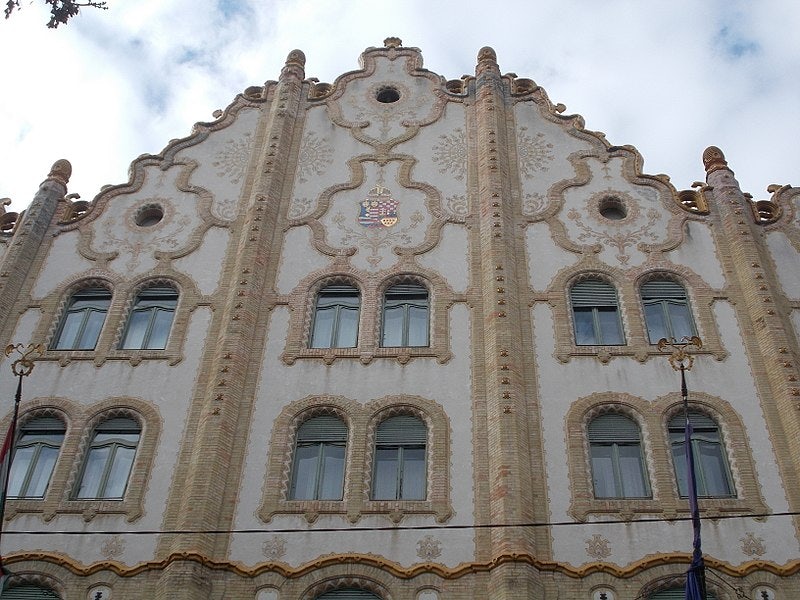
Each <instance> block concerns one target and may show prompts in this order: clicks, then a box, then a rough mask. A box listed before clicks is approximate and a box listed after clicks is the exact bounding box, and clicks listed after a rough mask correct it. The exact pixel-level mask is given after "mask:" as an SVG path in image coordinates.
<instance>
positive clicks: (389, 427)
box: [375, 415, 428, 445]
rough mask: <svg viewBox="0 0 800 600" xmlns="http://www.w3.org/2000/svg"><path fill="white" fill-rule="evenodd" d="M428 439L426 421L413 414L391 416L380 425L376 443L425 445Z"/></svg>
mask: <svg viewBox="0 0 800 600" xmlns="http://www.w3.org/2000/svg"><path fill="white" fill-rule="evenodd" d="M427 441H428V428H427V427H426V426H425V423H423V422H422V420H420V419H419V418H417V417H412V416H411V415H399V416H397V417H389V418H388V419H386V420H385V421H383V422H382V423H381V424H380V425H378V432H377V435H376V436H375V443H376V444H378V445H384V444H385V445H424V444H425V443H426V442H427Z"/></svg>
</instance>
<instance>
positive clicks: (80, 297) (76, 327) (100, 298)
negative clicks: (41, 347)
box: [51, 286, 111, 350]
mask: <svg viewBox="0 0 800 600" xmlns="http://www.w3.org/2000/svg"><path fill="white" fill-rule="evenodd" d="M110 305H111V292H110V291H109V290H107V289H106V288H103V287H97V286H95V287H87V288H84V289H82V290H79V291H77V292H75V293H74V294H73V295H72V297H71V298H70V300H69V306H68V307H67V310H66V311H65V312H64V315H63V317H62V318H61V323H59V326H58V331H57V333H56V335H55V338H54V339H53V344H52V346H51V349H52V350H94V349H95V346H97V340H98V339H100V332H101V331H102V330H103V325H104V324H105V321H106V315H107V314H108V307H109V306H110Z"/></svg>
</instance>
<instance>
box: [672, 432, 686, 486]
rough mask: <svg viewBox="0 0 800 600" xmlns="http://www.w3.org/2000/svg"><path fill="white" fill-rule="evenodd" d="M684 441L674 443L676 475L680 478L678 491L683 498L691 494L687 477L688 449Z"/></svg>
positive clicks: (673, 459)
mask: <svg viewBox="0 0 800 600" xmlns="http://www.w3.org/2000/svg"><path fill="white" fill-rule="evenodd" d="M684 445H685V444H684V443H683V442H680V443H673V444H672V463H673V465H674V466H675V477H676V479H677V480H678V493H679V494H680V495H681V497H682V498H686V497H687V496H688V495H689V492H688V490H689V484H688V483H687V479H686V449H685V448H684Z"/></svg>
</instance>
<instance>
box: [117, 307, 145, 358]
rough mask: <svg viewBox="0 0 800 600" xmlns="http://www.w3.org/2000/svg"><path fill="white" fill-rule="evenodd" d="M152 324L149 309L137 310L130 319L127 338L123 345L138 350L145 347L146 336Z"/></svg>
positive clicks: (126, 333)
mask: <svg viewBox="0 0 800 600" xmlns="http://www.w3.org/2000/svg"><path fill="white" fill-rule="evenodd" d="M149 324H150V313H149V312H148V311H135V312H132V313H131V316H130V319H128V329H127V331H126V332H125V339H124V340H123V342H122V347H123V348H126V349H132V350H136V349H139V348H142V347H144V336H145V334H146V333H147V327H148V325H149Z"/></svg>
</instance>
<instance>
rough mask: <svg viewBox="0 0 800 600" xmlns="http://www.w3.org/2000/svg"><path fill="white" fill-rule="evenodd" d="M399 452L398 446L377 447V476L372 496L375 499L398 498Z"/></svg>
mask: <svg viewBox="0 0 800 600" xmlns="http://www.w3.org/2000/svg"><path fill="white" fill-rule="evenodd" d="M398 454H399V449H398V448H376V449H375V477H374V478H373V481H372V498H373V499H374V500H395V499H396V498H397V491H398V490H397V470H398V467H399V461H398Z"/></svg>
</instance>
